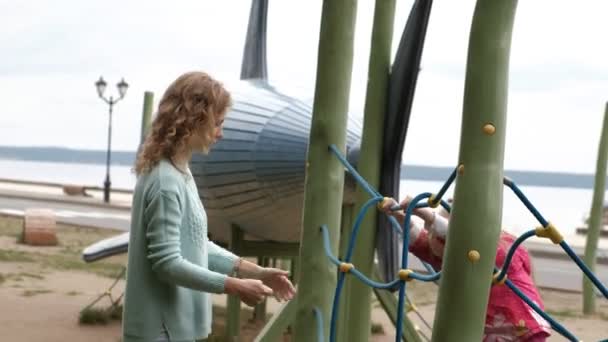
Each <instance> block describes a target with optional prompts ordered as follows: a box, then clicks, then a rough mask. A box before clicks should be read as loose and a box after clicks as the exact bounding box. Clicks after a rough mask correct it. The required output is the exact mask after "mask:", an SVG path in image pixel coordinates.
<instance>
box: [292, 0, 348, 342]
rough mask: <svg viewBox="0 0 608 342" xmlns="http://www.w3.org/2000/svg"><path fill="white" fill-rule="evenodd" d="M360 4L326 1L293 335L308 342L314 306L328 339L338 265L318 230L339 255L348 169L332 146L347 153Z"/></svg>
mask: <svg viewBox="0 0 608 342" xmlns="http://www.w3.org/2000/svg"><path fill="white" fill-rule="evenodd" d="M356 4H357V2H356V0H325V1H323V11H322V15H321V32H320V39H319V57H318V60H317V79H316V86H315V98H314V106H313V117H312V126H311V130H310V144H309V147H308V157H307V172H306V181H305V195H304V214H303V225H302V238H301V240H300V241H301V246H300V260H301V261H302V262H301V266H300V280H299V285H298V286H299V288H298V303H297V304H298V305H297V311H296V323H295V332H294V337H295V338H294V341H296V342H300V341H307V342H308V341H310V338H311V336H314V331H315V330H316V319H315V316H314V312H313V309H314V308H318V309H319V310H320V311H321V312H322V314H323V326H324V333H325V338H327V336H328V335H329V322H330V317H329V313H330V311H331V303H332V298H333V289H334V288H335V285H336V266H334V265H332V264H331V263H330V261H329V260H328V258H327V257H326V256H325V252H324V251H323V236H322V234H321V232H320V227H321V225H323V224H326V225H327V227H328V228H329V236H330V239H331V247H332V250H333V253H336V250H337V247H338V239H339V229H340V209H341V207H342V195H343V190H344V167H343V166H342V165H341V164H340V162H339V161H338V159H337V158H336V157H335V156H334V155H333V154H332V153H331V152H330V151H329V150H328V147H329V145H331V144H334V145H336V146H337V147H338V149H339V150H341V151H343V152H344V151H345V145H346V128H345V127H346V118H347V112H348V95H349V90H350V80H351V74H352V63H353V38H354V34H355V18H356V8H357V5H356Z"/></svg>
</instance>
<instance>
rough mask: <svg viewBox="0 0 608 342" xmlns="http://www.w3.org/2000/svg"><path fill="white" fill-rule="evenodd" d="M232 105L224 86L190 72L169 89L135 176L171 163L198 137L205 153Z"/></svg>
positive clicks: (179, 78)
mask: <svg viewBox="0 0 608 342" xmlns="http://www.w3.org/2000/svg"><path fill="white" fill-rule="evenodd" d="M231 105H232V99H231V96H230V93H229V92H228V91H227V90H226V89H225V88H224V86H223V85H222V83H220V82H218V81H216V80H215V79H213V78H212V77H211V76H209V75H208V74H206V73H204V72H188V73H185V74H183V75H181V76H180V77H178V78H177V79H176V80H175V81H173V83H172V84H171V85H170V86H169V88H167V90H166V91H165V94H164V95H163V97H162V99H161V100H160V103H159V105H158V112H157V114H156V117H155V118H154V121H153V122H152V127H151V129H150V133H149V134H148V136H147V137H146V140H145V141H144V144H143V146H142V147H141V150H140V152H139V153H138V155H137V161H136V162H135V168H134V171H135V174H137V175H138V176H139V175H141V174H143V173H146V172H149V171H150V170H151V169H152V168H153V167H154V166H156V165H157V164H158V163H159V162H160V160H161V159H165V158H166V159H169V160H171V158H172V157H173V156H175V154H176V153H178V152H180V151H183V150H184V149H186V148H187V144H188V141H189V139H190V137H192V136H193V135H195V134H199V135H200V136H201V138H202V140H203V148H204V152H205V153H206V152H208V150H209V147H210V146H211V144H212V143H213V139H214V132H215V127H216V120H217V119H218V118H219V117H221V116H222V115H223V114H224V113H225V112H226V111H227V110H228V108H229V107H230V106H231Z"/></svg>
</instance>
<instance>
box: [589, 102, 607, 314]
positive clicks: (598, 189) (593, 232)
mask: <svg viewBox="0 0 608 342" xmlns="http://www.w3.org/2000/svg"><path fill="white" fill-rule="evenodd" d="M607 159H608V102H607V103H606V110H605V113H604V124H603V127H602V135H601V138H600V145H599V148H598V152H597V165H596V167H595V186H594V189H593V202H592V204H591V214H590V215H589V226H588V229H587V243H586V244H585V263H586V264H587V266H589V268H590V269H591V271H594V270H595V259H596V253H597V243H598V239H599V237H600V229H601V228H602V226H603V225H604V218H603V216H604V215H603V209H604V192H606V161H607ZM594 289H595V287H594V286H593V283H592V282H591V281H589V279H588V278H587V277H583V313H584V314H586V315H589V314H593V313H595V292H594Z"/></svg>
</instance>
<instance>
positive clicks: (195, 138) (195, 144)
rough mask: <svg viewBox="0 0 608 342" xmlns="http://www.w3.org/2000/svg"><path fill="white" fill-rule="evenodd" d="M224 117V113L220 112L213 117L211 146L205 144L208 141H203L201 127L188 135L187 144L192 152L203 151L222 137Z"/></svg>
mask: <svg viewBox="0 0 608 342" xmlns="http://www.w3.org/2000/svg"><path fill="white" fill-rule="evenodd" d="M224 117H225V114H222V115H219V116H217V117H216V118H215V127H213V132H211V138H212V139H213V140H212V141H211V146H205V145H206V144H207V143H208V142H206V141H205V140H206V139H205V138H204V136H205V132H204V130H203V129H201V130H199V131H198V132H197V134H194V135H192V136H191V137H190V143H189V145H190V148H191V150H192V151H193V152H204V151H206V150H209V149H210V148H211V147H212V146H213V145H214V144H215V143H217V142H218V141H219V140H220V139H222V138H223V137H224Z"/></svg>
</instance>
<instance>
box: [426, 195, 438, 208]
mask: <svg viewBox="0 0 608 342" xmlns="http://www.w3.org/2000/svg"><path fill="white" fill-rule="evenodd" d="M428 202H429V207H431V208H437V206H438V205H439V203H440V201H437V199H436V198H435V194H432V195H431V196H430V197H429V199H428Z"/></svg>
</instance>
